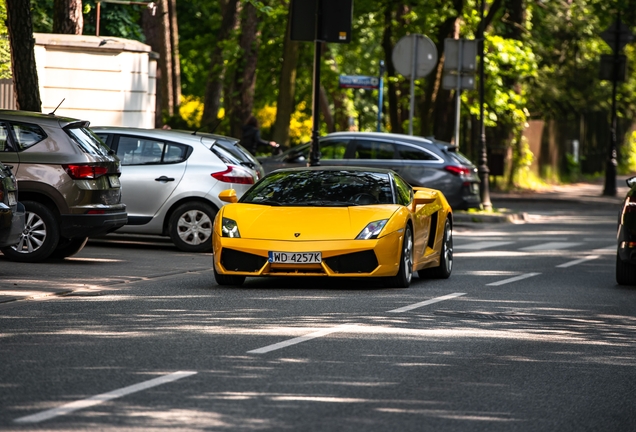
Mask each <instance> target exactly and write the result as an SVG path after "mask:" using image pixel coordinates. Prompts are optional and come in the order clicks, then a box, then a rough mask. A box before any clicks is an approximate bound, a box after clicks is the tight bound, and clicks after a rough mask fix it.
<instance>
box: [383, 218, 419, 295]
mask: <svg viewBox="0 0 636 432" xmlns="http://www.w3.org/2000/svg"><path fill="white" fill-rule="evenodd" d="M412 278H413V233H412V230H411V226H410V225H407V226H406V228H404V237H403V238H402V252H401V253H400V268H399V269H398V272H397V274H396V275H395V276H391V277H387V278H384V279H383V282H384V285H385V286H387V287H395V288H408V287H409V285H411V279H412Z"/></svg>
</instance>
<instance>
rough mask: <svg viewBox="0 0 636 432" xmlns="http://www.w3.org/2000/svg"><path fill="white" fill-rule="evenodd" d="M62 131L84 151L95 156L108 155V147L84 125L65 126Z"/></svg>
mask: <svg viewBox="0 0 636 432" xmlns="http://www.w3.org/2000/svg"><path fill="white" fill-rule="evenodd" d="M64 131H65V132H66V133H67V134H68V135H69V136H70V137H71V138H72V139H73V141H75V142H76V143H77V144H78V145H79V146H80V148H81V149H82V150H83V151H84V152H85V153H88V154H90V155H95V156H108V151H109V149H108V147H106V145H105V144H104V143H103V142H102V140H100V139H99V137H98V136H97V135H95V133H93V131H92V130H90V129H88V128H84V127H71V128H65V129H64Z"/></svg>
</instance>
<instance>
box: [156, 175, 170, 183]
mask: <svg viewBox="0 0 636 432" xmlns="http://www.w3.org/2000/svg"><path fill="white" fill-rule="evenodd" d="M155 181H158V182H169V181H174V178H172V177H166V176H161V177H158V178H156V179H155Z"/></svg>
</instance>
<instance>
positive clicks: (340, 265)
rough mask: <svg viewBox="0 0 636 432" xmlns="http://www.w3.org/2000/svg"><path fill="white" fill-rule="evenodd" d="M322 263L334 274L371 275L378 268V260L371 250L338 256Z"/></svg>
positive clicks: (326, 259)
mask: <svg viewBox="0 0 636 432" xmlns="http://www.w3.org/2000/svg"><path fill="white" fill-rule="evenodd" d="M324 261H325V263H327V265H328V266H329V268H330V269H331V270H332V271H334V272H336V273H371V272H372V271H373V270H375V269H376V267H377V266H378V259H377V257H376V256H375V252H373V251H372V250H367V251H362V252H354V253H350V254H345V255H338V256H335V257H331V258H325V260H324Z"/></svg>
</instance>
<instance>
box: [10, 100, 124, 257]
mask: <svg viewBox="0 0 636 432" xmlns="http://www.w3.org/2000/svg"><path fill="white" fill-rule="evenodd" d="M0 161H1V162H3V163H5V164H10V165H12V166H13V167H14V169H13V170H14V174H15V176H16V178H17V179H18V187H19V190H20V202H22V203H23V204H24V207H25V209H26V221H25V223H26V226H25V229H24V231H23V233H22V235H21V238H20V240H19V242H18V244H17V245H14V246H11V247H5V248H3V249H2V253H3V254H4V255H5V256H6V257H8V258H9V259H11V260H15V261H22V262H38V261H42V260H44V259H46V258H48V257H56V258H65V257H68V256H71V255H74V254H76V253H77V252H79V251H80V250H81V249H82V248H83V247H84V245H85V244H86V240H87V239H88V237H90V236H97V235H102V234H106V233H108V232H110V231H113V230H115V229H117V228H119V227H121V226H122V225H124V224H125V223H126V217H127V215H126V206H125V205H124V204H122V203H121V188H120V183H119V175H120V171H119V160H118V159H117V157H116V156H114V155H113V154H111V153H110V150H109V149H108V148H107V147H105V146H104V145H103V143H102V142H101V141H100V140H99V138H97V137H96V136H95V135H94V134H93V132H91V130H90V129H89V122H87V121H84V120H77V119H73V118H67V117H59V116H56V115H53V114H40V113H33V112H26V111H10V110H0Z"/></svg>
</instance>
